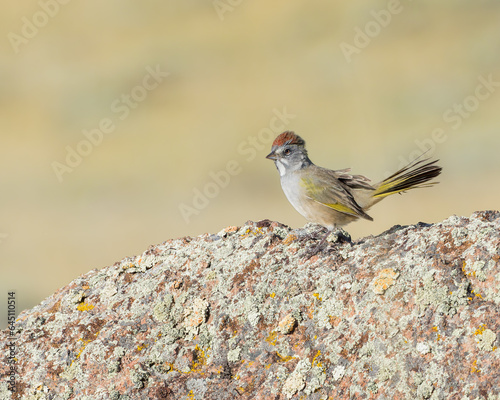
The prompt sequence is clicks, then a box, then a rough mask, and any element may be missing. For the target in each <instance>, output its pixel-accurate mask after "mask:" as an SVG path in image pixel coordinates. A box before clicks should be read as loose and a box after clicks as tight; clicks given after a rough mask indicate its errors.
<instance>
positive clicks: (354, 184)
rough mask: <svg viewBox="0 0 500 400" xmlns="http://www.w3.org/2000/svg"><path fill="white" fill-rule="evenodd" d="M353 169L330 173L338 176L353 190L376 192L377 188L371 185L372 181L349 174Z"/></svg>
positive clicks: (361, 176)
mask: <svg viewBox="0 0 500 400" xmlns="http://www.w3.org/2000/svg"><path fill="white" fill-rule="evenodd" d="M350 170H351V169H350V168H347V169H340V170H337V171H329V172H332V173H334V174H335V175H336V176H337V179H338V180H340V181H342V182H343V183H345V184H346V185H347V186H349V187H350V188H351V189H368V190H375V188H374V187H373V186H372V185H370V184H369V183H368V182H370V179H368V178H367V177H366V176H363V175H352V174H350V173H349V171H350Z"/></svg>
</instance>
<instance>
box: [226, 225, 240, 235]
mask: <svg viewBox="0 0 500 400" xmlns="http://www.w3.org/2000/svg"><path fill="white" fill-rule="evenodd" d="M238 229H240V228H239V227H237V226H228V227H227V228H224V232H226V233H233V232H236V231H237V230H238Z"/></svg>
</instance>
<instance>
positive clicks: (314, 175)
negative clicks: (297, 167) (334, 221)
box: [300, 166, 373, 221]
mask: <svg viewBox="0 0 500 400" xmlns="http://www.w3.org/2000/svg"><path fill="white" fill-rule="evenodd" d="M311 168H314V171H311V173H309V174H307V176H305V177H303V178H301V182H300V184H301V186H302V187H303V188H304V190H305V194H306V196H307V197H308V198H310V199H311V200H314V201H315V202H317V203H320V204H322V205H324V206H326V207H329V208H331V209H333V210H335V211H338V212H341V213H344V214H348V215H353V216H356V217H361V218H365V219H368V220H370V221H372V220H373V218H372V217H370V216H369V215H368V214H366V213H365V212H364V211H363V209H362V208H361V207H360V205H359V204H358V203H356V200H354V197H353V195H352V194H351V192H350V191H349V185H347V184H346V183H344V182H343V180H345V179H346V175H345V174H346V171H345V170H344V171H338V172H341V174H339V175H337V174H336V171H330V170H327V169H325V168H321V167H317V166H312V167H311ZM343 174H344V175H343ZM339 178H340V179H339ZM365 179H366V178H365ZM360 182H363V181H360ZM363 183H364V182H363ZM364 184H365V185H366V183H364ZM370 188H371V189H373V188H372V187H371V186H370Z"/></svg>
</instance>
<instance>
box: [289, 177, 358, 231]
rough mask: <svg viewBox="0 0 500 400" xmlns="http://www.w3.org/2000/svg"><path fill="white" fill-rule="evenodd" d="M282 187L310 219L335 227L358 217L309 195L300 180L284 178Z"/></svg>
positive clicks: (294, 204) (293, 202)
mask: <svg viewBox="0 0 500 400" xmlns="http://www.w3.org/2000/svg"><path fill="white" fill-rule="evenodd" d="M281 187H282V189H283V192H284V193H285V196H286V198H287V199H288V201H289V202H290V204H291V205H292V206H293V207H294V208H295V209H296V210H297V211H298V212H299V213H300V214H301V215H302V216H303V217H304V218H306V219H307V220H308V221H311V222H315V223H317V224H321V225H323V226H325V227H327V228H328V229H333V228H334V227H336V226H343V225H346V224H348V223H349V222H352V221H354V220H356V219H357V217H355V216H353V215H348V214H344V213H341V212H338V211H336V210H334V209H332V208H330V207H328V206H325V205H323V204H320V203H318V202H316V201H314V200H312V199H311V198H309V197H307V195H306V194H305V192H304V188H303V187H302V186H301V185H300V184H299V182H298V180H297V181H294V180H292V179H290V180H282V181H281Z"/></svg>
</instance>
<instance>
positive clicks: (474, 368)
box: [470, 360, 481, 374]
mask: <svg viewBox="0 0 500 400" xmlns="http://www.w3.org/2000/svg"><path fill="white" fill-rule="evenodd" d="M470 372H471V373H472V374H474V373H476V374H479V373H481V370H480V369H479V368H478V367H477V360H474V362H473V363H472V367H471V368H470Z"/></svg>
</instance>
